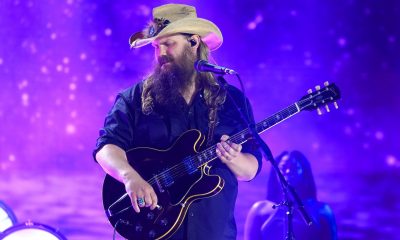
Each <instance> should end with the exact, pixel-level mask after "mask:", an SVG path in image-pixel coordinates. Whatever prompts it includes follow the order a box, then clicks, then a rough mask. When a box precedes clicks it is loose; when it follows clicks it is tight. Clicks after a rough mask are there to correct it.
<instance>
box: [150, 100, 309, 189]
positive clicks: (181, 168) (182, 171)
mask: <svg viewBox="0 0 400 240" xmlns="http://www.w3.org/2000/svg"><path fill="white" fill-rule="evenodd" d="M305 100H307V99H305ZM299 102H300V101H299ZM293 110H295V111H293ZM296 112H297V108H296V107H295V105H294V104H292V105H290V106H289V107H287V108H286V109H283V110H281V111H279V112H278V113H276V114H274V115H275V116H276V115H278V114H280V115H285V114H287V116H286V115H285V117H284V118H280V119H278V120H284V119H285V118H287V117H288V116H290V115H293V114H294V113H296ZM269 119H270V118H267V119H265V120H264V121H261V122H260V123H258V124H256V126H255V127H256V130H257V131H258V129H257V128H260V127H261V129H263V127H265V126H263V123H264V122H268V121H269ZM269 125H272V124H269ZM247 134H249V129H248V128H246V129H243V130H242V131H240V132H239V133H237V134H235V135H233V136H232V137H231V138H229V140H231V141H233V142H235V143H238V142H240V140H244V141H246V135H247ZM237 138H239V139H237ZM212 148H214V149H215V148H216V147H215V145H213V146H211V147H209V148H208V149H205V150H203V151H202V152H200V153H198V154H196V155H195V156H203V157H204V158H206V159H209V158H212V159H214V158H216V157H215V152H213V151H212V150H214V149H212ZM210 150H211V151H210ZM203 157H202V158H203ZM212 159H210V160H209V161H211V160H212ZM186 161H189V164H191V165H196V163H198V162H197V161H196V158H195V157H193V156H192V157H188V158H187V159H186ZM209 161H207V162H209ZM200 162H201V160H200ZM201 165H203V164H201ZM201 165H199V166H201ZM197 168H198V167H197ZM170 172H172V174H171V173H170ZM186 174H187V167H186V164H185V162H180V163H178V164H176V165H174V166H173V167H171V168H169V169H168V170H166V171H164V172H162V173H160V174H158V175H155V176H153V177H152V178H151V179H150V180H149V181H148V182H149V183H150V184H154V183H157V182H158V183H160V182H162V179H161V176H162V175H163V176H164V178H165V177H169V178H172V179H174V178H178V177H181V176H184V175H186ZM170 183H171V182H168V181H167V182H166V184H170Z"/></svg>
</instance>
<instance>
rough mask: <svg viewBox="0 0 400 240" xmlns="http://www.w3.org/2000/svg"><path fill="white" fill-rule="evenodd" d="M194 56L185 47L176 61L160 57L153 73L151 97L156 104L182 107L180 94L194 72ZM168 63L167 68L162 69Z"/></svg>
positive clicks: (187, 85) (188, 48) (188, 83)
mask: <svg viewBox="0 0 400 240" xmlns="http://www.w3.org/2000/svg"><path fill="white" fill-rule="evenodd" d="M194 61H195V56H194V55H193V53H192V52H191V49H190V47H189V46H187V47H186V48H185V49H184V51H183V53H182V55H181V56H179V57H178V58H176V59H171V58H169V57H162V58H160V59H158V64H157V66H156V68H155V70H154V73H153V84H152V85H153V86H152V95H153V97H154V99H155V101H156V103H157V104H159V105H161V106H163V107H166V106H182V105H183V104H184V102H183V98H182V95H181V92H183V91H184V90H186V89H187V88H188V87H189V85H190V84H191V82H190V77H191V75H192V74H193V71H194V67H193V64H194ZM165 63H169V64H168V65H169V66H165V67H162V65H163V64H165Z"/></svg>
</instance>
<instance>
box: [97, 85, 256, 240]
mask: <svg viewBox="0 0 400 240" xmlns="http://www.w3.org/2000/svg"><path fill="white" fill-rule="evenodd" d="M142 88H143V83H142V82H141V83H138V84H136V85H134V86H133V87H131V88H128V89H126V90H124V91H122V92H121V93H119V94H118V96H117V98H116V100H115V103H114V106H113V107H112V109H111V110H110V112H109V113H108V115H107V117H106V119H105V123H104V127H103V128H102V129H101V130H100V137H99V138H98V139H97V145H96V148H95V150H94V154H93V155H94V156H95V154H96V153H97V151H99V150H100V149H101V148H102V147H103V146H104V145H106V144H114V145H117V146H119V147H120V148H122V149H124V150H125V151H127V150H129V149H132V148H135V147H152V148H158V149H166V148H167V147H169V146H170V145H171V144H172V143H174V141H175V140H176V139H177V138H178V137H179V136H180V135H182V134H183V133H184V132H186V131H187V130H189V129H198V130H199V131H200V132H202V134H204V136H206V137H207V133H208V107H207V106H206V104H205V101H204V99H203V96H202V92H201V91H200V92H198V94H197V95H196V96H195V98H194V100H193V103H192V104H191V105H190V106H187V105H186V106H184V107H175V108H170V109H161V108H157V107H156V108H155V109H154V111H153V113H151V114H150V115H145V114H143V113H142V110H141V94H142ZM227 92H228V94H230V95H231V96H232V98H230V97H228V96H227V98H226V101H225V103H224V104H223V106H222V107H221V109H220V110H218V123H217V125H216V127H215V130H214V138H213V141H212V142H213V143H216V142H219V139H220V137H221V136H222V135H223V134H227V135H233V134H235V133H237V132H239V131H241V130H243V129H244V128H246V123H245V122H244V121H243V118H242V117H241V114H240V113H239V111H238V110H237V108H236V107H235V104H234V103H233V102H232V101H233V100H232V99H234V101H235V102H236V104H237V105H238V106H239V108H241V109H245V108H243V106H244V103H243V95H242V93H241V92H240V91H239V90H238V89H237V88H235V87H233V86H230V85H228V86H227ZM182 100H183V99H182ZM183 101H184V100H183ZM249 111H250V112H251V108H250V110H249ZM250 115H251V117H252V113H250ZM242 152H247V153H251V154H253V155H254V156H255V157H256V158H257V160H258V163H259V165H258V166H259V168H258V171H259V170H260V169H261V154H260V152H259V151H258V149H257V147H256V145H255V144H254V142H253V141H247V142H246V143H244V144H243V148H242ZM211 173H213V174H218V175H219V176H220V177H222V178H223V179H224V180H225V185H224V188H223V189H222V190H221V192H220V193H218V194H217V195H215V196H213V197H210V198H204V199H201V200H196V201H195V202H193V203H192V204H191V206H190V208H189V210H188V213H187V215H186V219H185V220H184V223H183V224H182V226H181V227H180V229H179V230H178V232H177V233H176V234H175V235H174V236H173V237H172V239H191V240H196V239H208V240H214V239H215V240H221V239H236V223H235V219H234V207H235V201H236V197H237V191H238V188H237V184H238V183H237V179H236V177H235V176H234V174H233V173H232V172H231V171H230V170H229V169H228V168H227V167H226V165H225V164H223V163H222V162H221V161H220V160H219V159H216V160H214V161H212V168H211Z"/></svg>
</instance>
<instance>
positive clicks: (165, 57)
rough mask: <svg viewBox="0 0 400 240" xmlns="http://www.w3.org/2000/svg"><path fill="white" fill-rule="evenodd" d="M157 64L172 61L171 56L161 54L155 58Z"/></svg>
mask: <svg viewBox="0 0 400 240" xmlns="http://www.w3.org/2000/svg"><path fill="white" fill-rule="evenodd" d="M157 61H158V65H160V66H162V65H163V64H165V63H168V62H172V61H173V58H172V57H170V56H167V55H163V56H160V57H158V58H157Z"/></svg>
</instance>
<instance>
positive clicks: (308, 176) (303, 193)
mask: <svg viewBox="0 0 400 240" xmlns="http://www.w3.org/2000/svg"><path fill="white" fill-rule="evenodd" d="M284 156H289V159H292V160H294V161H295V162H298V163H299V164H300V166H301V168H302V169H303V171H302V174H301V175H300V176H297V177H298V178H299V182H298V183H297V186H293V187H295V188H296V191H297V193H298V194H299V197H300V199H302V200H305V199H316V197H317V190H316V187H315V182H314V177H313V174H312V170H311V165H310V162H309V161H308V160H307V158H306V157H305V156H304V155H303V154H302V153H301V152H299V151H292V152H290V153H289V152H286V151H285V152H283V153H281V154H280V155H279V156H278V157H276V158H275V161H276V163H277V164H279V163H280V161H281V160H282V158H283V157H284ZM289 184H290V182H289ZM292 184H293V183H292ZM267 199H268V200H270V201H273V202H275V203H278V202H281V201H282V199H283V192H282V187H281V185H280V182H279V179H278V176H277V174H276V173H275V171H274V169H272V168H271V172H270V175H269V179H268V189H267Z"/></svg>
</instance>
